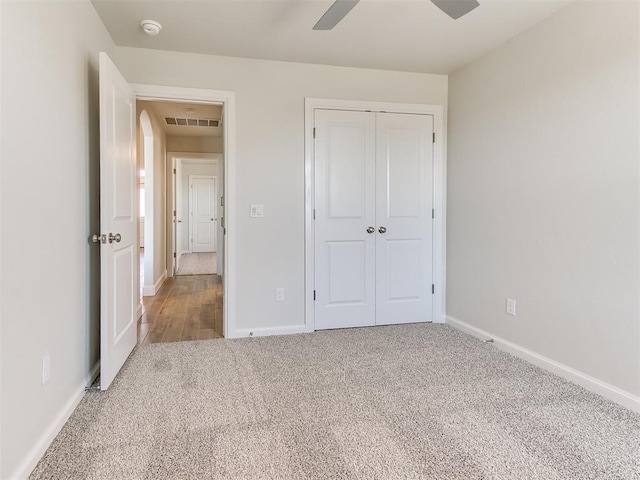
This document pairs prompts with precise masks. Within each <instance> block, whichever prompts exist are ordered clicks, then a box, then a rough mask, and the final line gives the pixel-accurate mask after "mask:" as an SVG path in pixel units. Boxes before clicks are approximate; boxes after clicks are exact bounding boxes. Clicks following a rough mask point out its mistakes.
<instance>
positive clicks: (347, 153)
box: [314, 110, 377, 330]
mask: <svg viewBox="0 0 640 480" xmlns="http://www.w3.org/2000/svg"><path fill="white" fill-rule="evenodd" d="M375 119H376V117H375V113H371V112H351V111H336V110H316V111H315V113H314V126H315V129H316V135H315V142H314V155H315V171H314V176H315V179H314V188H315V192H314V193H315V205H314V206H315V210H316V212H315V214H316V219H315V221H314V229H315V252H314V254H315V285H314V289H315V290H316V301H315V328H316V330H320V329H327V328H345V327H360V326H367V325H374V324H375V279H376V272H375V241H376V235H377V233H376V232H377V231H376V230H374V229H373V228H369V227H375V217H376V215H375V206H376V202H375V165H376V162H375ZM367 229H369V231H367Z"/></svg>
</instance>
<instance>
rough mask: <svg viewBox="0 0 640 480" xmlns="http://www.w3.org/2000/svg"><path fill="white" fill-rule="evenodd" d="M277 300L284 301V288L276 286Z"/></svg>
mask: <svg viewBox="0 0 640 480" xmlns="http://www.w3.org/2000/svg"><path fill="white" fill-rule="evenodd" d="M276 302H284V288H276Z"/></svg>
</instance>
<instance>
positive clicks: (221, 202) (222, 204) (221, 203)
mask: <svg viewBox="0 0 640 480" xmlns="http://www.w3.org/2000/svg"><path fill="white" fill-rule="evenodd" d="M220 206H221V207H224V195H223V196H221V197H220Z"/></svg>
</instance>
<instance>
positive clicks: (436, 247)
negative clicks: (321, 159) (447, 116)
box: [304, 97, 447, 332]
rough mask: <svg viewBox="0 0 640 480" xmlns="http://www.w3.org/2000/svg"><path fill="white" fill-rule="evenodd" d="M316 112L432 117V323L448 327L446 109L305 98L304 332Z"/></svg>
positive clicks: (310, 277) (310, 318) (309, 327)
mask: <svg viewBox="0 0 640 480" xmlns="http://www.w3.org/2000/svg"><path fill="white" fill-rule="evenodd" d="M316 109H323V110H350V111H372V112H384V113H408V114H423V115H433V130H434V133H435V142H434V149H433V206H434V209H435V219H434V225H433V232H434V235H433V267H434V272H433V279H434V284H435V294H434V296H433V315H434V317H433V319H434V320H433V321H434V323H445V299H446V188H447V184H446V180H447V179H446V172H447V165H446V154H445V148H444V146H445V142H446V129H445V124H444V106H443V105H423V104H416V103H389V102H376V101H360V100H336V99H326V98H311V97H306V98H305V99H304V238H305V241H304V257H305V260H304V266H305V268H304V270H305V273H304V280H305V289H304V291H305V315H304V317H305V323H304V325H305V328H304V331H305V332H313V331H314V330H315V312H314V299H313V290H314V283H315V282H314V277H315V260H314V249H315V230H314V222H313V209H314V208H315V207H314V198H315V192H314V184H315V182H314V180H315V179H314V168H315V162H314V157H313V147H314V138H313V128H314V120H313V119H314V111H315V110H316Z"/></svg>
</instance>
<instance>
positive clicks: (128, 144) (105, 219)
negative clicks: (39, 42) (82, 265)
mask: <svg viewBox="0 0 640 480" xmlns="http://www.w3.org/2000/svg"><path fill="white" fill-rule="evenodd" d="M136 205H137V199H136V99H135V95H134V93H133V90H132V89H131V87H130V86H129V85H128V84H127V82H126V81H125V79H124V78H123V77H122V75H121V74H120V72H119V71H118V70H117V68H116V67H115V65H114V64H113V62H111V60H110V59H109V57H108V56H107V54H106V53H104V52H100V228H101V236H100V267H101V273H100V281H101V297H100V389H101V390H106V389H107V388H109V385H111V382H112V381H113V379H114V378H115V376H116V375H117V374H118V372H119V371H120V368H121V367H122V365H123V364H124V362H125V360H126V359H127V357H128V356H129V354H130V353H131V351H132V350H133V347H135V345H136V333H137V332H136V306H137V295H136V289H137V282H136V275H137V261H138V255H137V251H138V249H137V244H138V243H137V232H136V227H137V213H136Z"/></svg>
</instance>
